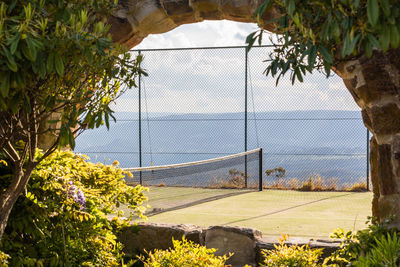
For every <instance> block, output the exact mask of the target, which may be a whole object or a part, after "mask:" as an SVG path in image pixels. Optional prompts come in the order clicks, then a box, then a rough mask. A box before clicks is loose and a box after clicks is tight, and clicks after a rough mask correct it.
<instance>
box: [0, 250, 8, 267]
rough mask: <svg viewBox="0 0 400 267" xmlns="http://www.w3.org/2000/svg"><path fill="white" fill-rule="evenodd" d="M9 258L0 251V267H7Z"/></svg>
mask: <svg viewBox="0 0 400 267" xmlns="http://www.w3.org/2000/svg"><path fill="white" fill-rule="evenodd" d="M9 258H10V257H9V256H8V255H7V254H6V253H4V252H2V251H0V267H7V266H8V259H9Z"/></svg>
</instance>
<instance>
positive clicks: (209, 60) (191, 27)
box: [114, 21, 359, 113]
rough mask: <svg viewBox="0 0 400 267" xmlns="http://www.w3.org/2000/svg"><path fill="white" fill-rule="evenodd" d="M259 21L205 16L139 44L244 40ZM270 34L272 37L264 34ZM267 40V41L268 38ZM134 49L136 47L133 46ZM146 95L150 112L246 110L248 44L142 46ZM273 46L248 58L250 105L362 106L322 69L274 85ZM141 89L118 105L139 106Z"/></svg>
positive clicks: (257, 107) (264, 107) (276, 107)
mask: <svg viewBox="0 0 400 267" xmlns="http://www.w3.org/2000/svg"><path fill="white" fill-rule="evenodd" d="M256 30H257V26H256V25H255V24H249V23H239V22H232V21H204V22H201V23H196V24H187V25H182V26H180V27H178V28H176V29H174V30H172V31H170V32H167V33H164V34H157V35H149V36H148V37H147V38H146V39H145V40H143V41H142V43H140V44H139V45H138V46H136V47H135V48H134V49H161V48H183V47H184V48H188V47H189V48H192V47H221V46H242V45H245V39H246V37H247V35H248V34H250V33H252V32H254V31H256ZM264 39H268V38H264ZM265 44H266V43H265ZM133 53H135V52H133ZM143 54H144V63H143V68H144V69H145V70H146V71H147V72H148V73H149V77H145V78H143V79H142V88H143V90H144V91H143V92H142V95H145V96H146V103H144V104H146V106H147V110H148V112H155V113H160V112H161V113H223V112H242V111H243V110H244V88H245V81H244V79H245V78H244V77H245V65H244V50H243V49H229V50H226V49H217V50H190V51H187V50H185V51H151V52H146V51H144V52H143ZM267 56H268V50H267V49H266V48H263V49H252V50H251V51H250V53H249V61H248V96H249V102H248V103H249V105H250V107H251V108H254V110H255V111H259V112H263V111H285V110H290V111H293V110H359V107H358V106H357V105H356V104H355V102H354V100H353V99H352V97H351V95H350V93H349V92H348V91H347V90H346V88H345V86H344V84H343V82H342V80H341V79H340V78H339V77H337V76H334V77H330V78H329V79H327V78H326V77H325V76H324V75H323V74H321V73H315V74H312V75H308V76H306V78H305V80H304V82H303V83H299V82H297V83H295V85H292V84H291V83H290V81H289V79H288V78H289V77H287V78H286V79H282V80H281V82H280V84H279V86H278V87H276V86H275V79H274V78H272V77H266V76H265V75H263V71H264V69H265V68H266V66H267V63H265V62H263V60H265V59H266V58H267ZM137 109H138V93H137V89H136V90H135V89H132V90H129V91H128V92H127V93H125V94H124V95H123V96H122V97H121V98H120V99H118V100H117V104H116V105H115V106H114V110H115V111H121V112H131V111H133V112H135V111H137Z"/></svg>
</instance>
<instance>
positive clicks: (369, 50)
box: [364, 42, 372, 58]
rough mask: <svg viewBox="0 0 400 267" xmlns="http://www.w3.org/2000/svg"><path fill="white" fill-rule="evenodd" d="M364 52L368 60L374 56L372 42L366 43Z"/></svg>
mask: <svg viewBox="0 0 400 267" xmlns="http://www.w3.org/2000/svg"><path fill="white" fill-rule="evenodd" d="M364 51H365V54H366V55H367V57H368V58H371V56H372V45H371V43H370V42H365V44H364Z"/></svg>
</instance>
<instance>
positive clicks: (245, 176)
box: [244, 48, 248, 188]
mask: <svg viewBox="0 0 400 267" xmlns="http://www.w3.org/2000/svg"><path fill="white" fill-rule="evenodd" d="M244 51H245V63H244V65H245V72H244V75H245V76H244V90H245V92H244V151H247V57H248V51H247V49H246V48H245V49H244ZM244 186H245V187H246V188H247V155H246V156H244Z"/></svg>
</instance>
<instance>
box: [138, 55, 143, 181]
mask: <svg viewBox="0 0 400 267" xmlns="http://www.w3.org/2000/svg"><path fill="white" fill-rule="evenodd" d="M140 54H141V51H140V50H139V55H140ZM139 67H140V65H139ZM138 79H139V81H138V83H139V84H138V87H139V88H138V89H139V97H138V98H139V167H142V95H141V94H142V85H141V82H142V75H141V74H140V73H139V78H138ZM139 182H140V185H143V181H142V171H139Z"/></svg>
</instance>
